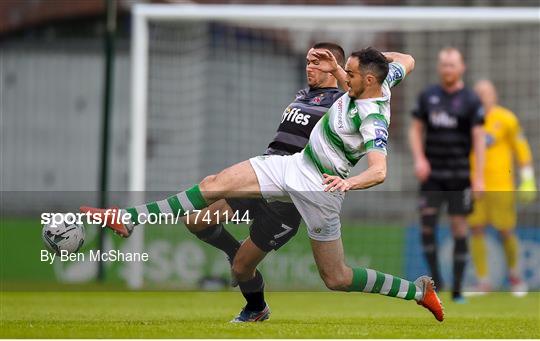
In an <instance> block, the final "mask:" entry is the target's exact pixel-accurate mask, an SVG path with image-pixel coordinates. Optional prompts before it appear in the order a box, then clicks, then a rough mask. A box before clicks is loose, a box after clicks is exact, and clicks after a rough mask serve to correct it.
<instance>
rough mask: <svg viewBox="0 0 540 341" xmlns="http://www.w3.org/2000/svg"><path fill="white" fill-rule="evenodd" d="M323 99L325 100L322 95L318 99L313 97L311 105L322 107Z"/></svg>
mask: <svg viewBox="0 0 540 341" xmlns="http://www.w3.org/2000/svg"><path fill="white" fill-rule="evenodd" d="M323 98H324V94H320V95H319V96H317V97H313V98H312V99H311V101H309V104H312V105H320V104H321V101H322V99H323Z"/></svg>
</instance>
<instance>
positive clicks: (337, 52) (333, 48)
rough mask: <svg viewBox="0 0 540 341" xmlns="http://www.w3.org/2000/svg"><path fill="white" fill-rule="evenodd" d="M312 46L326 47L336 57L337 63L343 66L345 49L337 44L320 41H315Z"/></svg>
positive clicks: (315, 47) (316, 47)
mask: <svg viewBox="0 0 540 341" xmlns="http://www.w3.org/2000/svg"><path fill="white" fill-rule="evenodd" d="M312 48H314V49H326V50H328V51H330V52H331V53H332V54H333V55H334V57H336V61H337V63H338V64H339V65H340V66H341V67H343V66H345V51H344V50H343V48H342V47H341V46H339V45H338V44H334V43H327V42H322V43H316V44H315V45H313V46H312Z"/></svg>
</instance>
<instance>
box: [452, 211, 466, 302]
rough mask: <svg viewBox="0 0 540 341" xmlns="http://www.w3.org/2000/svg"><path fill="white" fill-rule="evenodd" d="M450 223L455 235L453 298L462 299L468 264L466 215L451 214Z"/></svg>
mask: <svg viewBox="0 0 540 341" xmlns="http://www.w3.org/2000/svg"><path fill="white" fill-rule="evenodd" d="M450 224H451V226H452V235H453V236H454V262H453V274H454V283H453V287H452V298H453V299H454V300H462V290H461V289H462V288H461V287H462V283H463V276H464V274H465V265H466V264H467V254H468V247H467V233H468V225H467V220H466V217H465V216H464V215H450Z"/></svg>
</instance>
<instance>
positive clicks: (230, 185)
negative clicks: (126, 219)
mask: <svg viewBox="0 0 540 341" xmlns="http://www.w3.org/2000/svg"><path fill="white" fill-rule="evenodd" d="M248 197H252V198H257V197H260V187H259V183H258V180H257V176H256V174H255V171H254V170H253V167H252V166H251V163H250V162H249V161H243V162H240V163H237V164H235V165H233V166H231V167H229V168H227V169H225V170H223V171H221V172H220V173H219V174H217V175H210V176H207V177H206V178H204V180H203V181H201V183H199V184H196V185H194V186H193V187H191V188H189V189H187V190H185V191H182V192H180V193H177V194H175V195H173V196H171V197H168V198H166V199H163V200H159V201H153V202H149V203H146V204H142V205H138V206H135V207H128V208H126V209H122V210H120V214H119V216H123V214H124V213H126V212H127V213H129V214H130V218H131V224H116V223H114V222H116V221H117V219H116V215H114V214H113V215H109V216H108V217H107V216H105V218H106V223H107V226H109V227H110V228H112V229H113V230H115V231H116V232H117V233H119V234H120V235H122V236H124V237H128V236H129V235H130V233H131V231H132V229H133V226H135V225H138V224H140V223H144V222H145V219H146V218H147V217H148V215H149V214H172V215H174V216H178V215H179V216H183V215H185V214H186V212H191V211H193V210H202V209H204V208H206V207H207V206H209V205H210V204H212V203H214V202H216V201H218V200H220V199H226V198H248ZM81 211H83V212H91V213H93V214H100V215H103V214H105V212H103V211H102V210H96V209H93V208H91V207H81ZM115 214H116V213H115Z"/></svg>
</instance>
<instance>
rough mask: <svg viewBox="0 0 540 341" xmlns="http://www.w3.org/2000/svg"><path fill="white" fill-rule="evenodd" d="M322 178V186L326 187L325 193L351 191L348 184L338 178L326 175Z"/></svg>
mask: <svg viewBox="0 0 540 341" xmlns="http://www.w3.org/2000/svg"><path fill="white" fill-rule="evenodd" d="M323 176H324V180H323V185H326V187H325V188H324V191H325V192H335V191H340V192H347V191H348V190H349V189H351V184H350V182H348V181H347V180H344V179H342V178H340V177H339V176H335V175H328V174H323Z"/></svg>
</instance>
